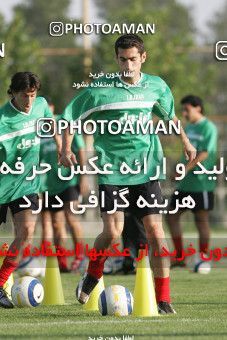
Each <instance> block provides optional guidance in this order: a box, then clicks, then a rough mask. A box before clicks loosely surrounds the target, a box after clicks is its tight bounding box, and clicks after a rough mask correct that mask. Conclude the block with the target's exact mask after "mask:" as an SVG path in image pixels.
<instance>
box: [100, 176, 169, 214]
mask: <svg viewBox="0 0 227 340" xmlns="http://www.w3.org/2000/svg"><path fill="white" fill-rule="evenodd" d="M126 189H128V191H129V193H128V194H126V195H124V196H125V198H127V200H128V202H129V207H128V208H123V207H122V208H121V207H117V209H116V211H128V212H130V213H132V214H133V215H135V216H137V217H138V218H143V217H144V216H146V215H151V214H158V213H159V210H160V209H159V208H157V207H153V208H152V207H143V208H139V207H138V206H137V204H136V203H137V200H138V198H139V196H140V195H141V196H142V197H143V198H145V200H146V201H147V202H148V203H149V204H153V203H154V199H157V202H158V203H159V204H161V203H163V197H162V193H161V188H160V183H159V181H150V182H147V183H143V184H137V185H111V184H100V185H99V206H100V210H101V212H107V211H111V210H112V209H113V208H114V200H117V203H118V204H123V203H124V201H123V200H122V199H121V198H120V197H119V191H124V190H126ZM102 192H104V194H103V195H104V198H105V201H104V204H103V206H102ZM151 195H152V197H151ZM153 195H155V196H154V197H153Z"/></svg>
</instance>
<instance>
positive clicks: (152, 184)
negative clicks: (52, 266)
mask: <svg viewBox="0 0 227 340" xmlns="http://www.w3.org/2000/svg"><path fill="white" fill-rule="evenodd" d="M115 53H116V59H117V63H118V66H119V71H120V73H121V74H116V75H115V77H114V78H111V79H110V77H109V75H108V76H107V75H106V76H104V77H103V78H101V79H98V81H97V82H96V81H95V82H94V83H93V84H91V85H90V86H89V88H87V89H85V90H84V91H82V92H81V93H80V94H79V95H78V96H77V97H76V98H74V99H73V100H72V102H71V103H70V104H69V105H68V106H67V107H66V109H65V111H64V114H63V117H64V118H65V119H66V120H67V121H72V120H78V119H86V118H89V119H92V120H94V121H98V120H106V121H108V122H111V121H114V124H115V127H116V129H117V133H110V131H109V130H108V128H106V130H105V131H104V135H103V134H102V133H101V130H100V129H101V128H100V129H99V130H98V131H97V132H96V133H95V134H94V147H95V150H96V153H97V156H98V160H99V163H98V165H99V167H100V168H101V169H102V168H103V166H104V164H106V163H111V165H112V170H113V174H111V175H110V174H101V175H99V176H98V180H99V190H100V197H103V193H104V196H105V204H103V202H102V199H101V198H100V209H101V214H102V220H103V232H102V233H101V234H100V235H99V236H98V237H97V238H96V241H95V244H94V247H95V248H96V250H97V251H99V250H103V249H108V248H109V247H111V245H112V244H113V243H114V242H115V241H116V239H118V238H119V236H120V235H121V233H122V230H123V225H124V215H123V214H124V210H125V208H123V207H122V208H121V207H119V206H118V207H117V211H115V212H113V213H111V214H109V213H108V211H110V210H112V209H113V207H114V202H115V197H116V196H117V202H118V203H119V204H121V203H123V202H122V201H123V200H122V199H121V193H122V191H121V190H122V189H123V190H124V189H126V190H127V191H128V202H129V204H130V209H131V210H132V212H133V213H134V214H137V216H139V217H140V218H141V219H142V221H143V224H144V227H145V230H146V234H147V239H148V240H149V243H150V245H151V248H152V266H153V272H154V279H155V290H156V299H157V302H158V308H159V312H160V313H162V314H167V313H174V312H175V311H174V309H173V307H172V306H171V304H170V289H169V262H168V261H166V260H164V258H163V257H159V256H154V251H160V250H161V249H162V247H163V246H165V247H167V246H166V242H165V235H164V231H163V227H162V216H161V214H159V209H158V208H157V206H156V207H148V206H146V207H144V208H138V204H137V200H138V198H139V196H140V195H141V196H142V197H144V198H145V199H146V201H147V202H148V203H149V204H150V205H152V204H153V203H154V197H153V195H155V199H156V200H157V202H158V203H161V202H162V200H163V199H162V194H161V189H160V184H159V181H158V180H153V181H150V177H151V176H154V175H155V174H156V168H157V165H161V163H162V159H163V154H162V148H161V143H160V141H159V138H158V136H157V135H155V134H150V133H142V132H139V133H137V134H133V133H131V132H130V131H128V132H125V133H121V132H120V133H118V130H119V124H122V125H124V124H127V123H128V122H129V120H130V121H131V122H132V123H133V124H136V122H137V121H138V120H139V119H140V120H141V119H142V120H143V122H146V121H148V120H149V121H150V120H151V119H152V114H153V113H154V114H156V115H158V117H160V118H161V119H164V120H174V121H175V122H177V121H178V119H177V118H176V116H175V113H174V103H173V96H172V94H171V91H170V89H169V87H168V86H167V84H166V83H165V82H164V81H163V80H162V79H161V78H159V77H157V76H151V75H148V74H144V73H142V72H141V67H142V64H143V63H144V62H145V60H146V52H145V48H144V44H143V41H142V39H141V38H140V37H138V36H137V35H133V34H127V35H123V36H121V37H119V38H118V39H117V41H116V43H115ZM180 135H181V138H182V142H183V145H184V149H185V153H186V154H187V156H188V158H189V161H192V160H193V159H194V157H195V154H196V150H195V148H194V147H193V146H192V145H191V144H190V142H189V140H188V138H187V137H186V135H185V133H184V131H183V129H181V134H180ZM72 138H73V135H72V134H70V130H69V129H68V130H66V131H65V133H64V138H63V148H62V152H61V155H60V162H61V164H63V165H64V166H66V167H68V166H71V165H72V163H73V162H74V161H75V156H74V155H73V153H72V151H71V143H72ZM144 159H146V161H147V171H143V170H144V169H143V165H144ZM136 161H137V162H140V164H142V171H141V172H140V173H138V174H135V175H132V174H130V173H128V174H124V175H123V174H122V173H121V171H120V169H119V168H120V164H122V162H126V164H127V165H129V166H130V167H131V168H133V165H134V166H135V162H136ZM133 169H134V168H133ZM159 178H160V179H161V178H164V176H163V174H162V173H161V174H160V177H159ZM105 260H106V257H98V258H97V260H96V261H90V262H89V266H88V270H87V273H86V274H85V276H84V277H83V279H82V280H81V281H80V282H79V285H78V287H77V289H76V294H77V298H78V300H79V302H80V303H82V304H84V303H86V302H87V301H88V299H89V295H90V293H91V291H92V290H93V289H94V287H95V286H96V285H97V283H98V281H99V279H100V278H101V276H102V274H103V267H104V262H105ZM167 262H168V263H167Z"/></svg>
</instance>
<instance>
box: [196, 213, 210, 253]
mask: <svg viewBox="0 0 227 340" xmlns="http://www.w3.org/2000/svg"><path fill="white" fill-rule="evenodd" d="M194 219H195V225H196V228H197V230H198V232H199V251H200V252H203V253H207V251H208V247H209V241H210V223H209V212H208V210H196V211H195V212H194Z"/></svg>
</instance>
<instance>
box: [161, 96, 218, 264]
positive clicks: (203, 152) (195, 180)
mask: <svg viewBox="0 0 227 340" xmlns="http://www.w3.org/2000/svg"><path fill="white" fill-rule="evenodd" d="M181 104H182V115H183V117H184V118H185V119H186V120H187V121H188V124H187V125H186V127H185V132H186V134H187V136H188V138H189V140H190V142H191V144H193V145H194V147H195V148H196V150H197V152H198V154H197V156H196V158H195V159H194V160H193V161H192V162H191V163H187V164H186V166H185V168H186V176H185V177H184V178H183V180H181V181H179V182H178V183H177V185H176V190H177V191H178V192H179V194H178V195H175V194H173V195H172V198H171V202H170V209H171V210H172V209H174V208H175V207H176V199H179V201H180V202H181V201H182V199H183V198H184V197H186V196H188V195H190V196H191V197H192V198H193V199H194V201H195V208H193V209H192V212H193V214H194V219H195V225H196V228H197V230H198V233H199V250H200V252H203V253H207V251H208V247H209V240H210V223H209V211H210V210H212V209H213V206H214V189H215V185H216V181H214V180H209V179H208V177H209V175H207V174H194V173H193V170H199V169H200V167H199V166H197V163H198V162H200V163H202V165H203V166H204V167H205V168H206V169H207V170H212V169H213V167H214V165H215V164H216V153H217V128H216V126H215V125H214V124H213V123H212V122H211V121H210V120H209V119H208V118H206V117H205V116H204V108H203V101H202V99H201V98H199V97H197V96H194V95H188V96H186V97H184V98H183V99H182V100H181ZM181 163H186V161H185V159H184V157H182V159H181ZM185 211H186V209H180V210H178V212H176V213H175V214H168V215H167V223H168V226H169V230H170V233H171V236H172V240H173V243H174V246H175V250H176V257H177V258H181V256H182V250H183V240H182V228H181V224H180V218H181V215H182V213H184V212H185ZM174 266H180V267H184V266H185V261H184V260H182V261H175V262H173V263H172V267H174Z"/></svg>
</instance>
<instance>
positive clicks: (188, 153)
mask: <svg viewBox="0 0 227 340" xmlns="http://www.w3.org/2000/svg"><path fill="white" fill-rule="evenodd" d="M184 154H185V158H186V159H187V161H189V163H190V162H192V161H193V159H195V158H196V148H195V147H194V146H193V145H192V144H191V143H190V142H188V143H186V144H185V145H184Z"/></svg>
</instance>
